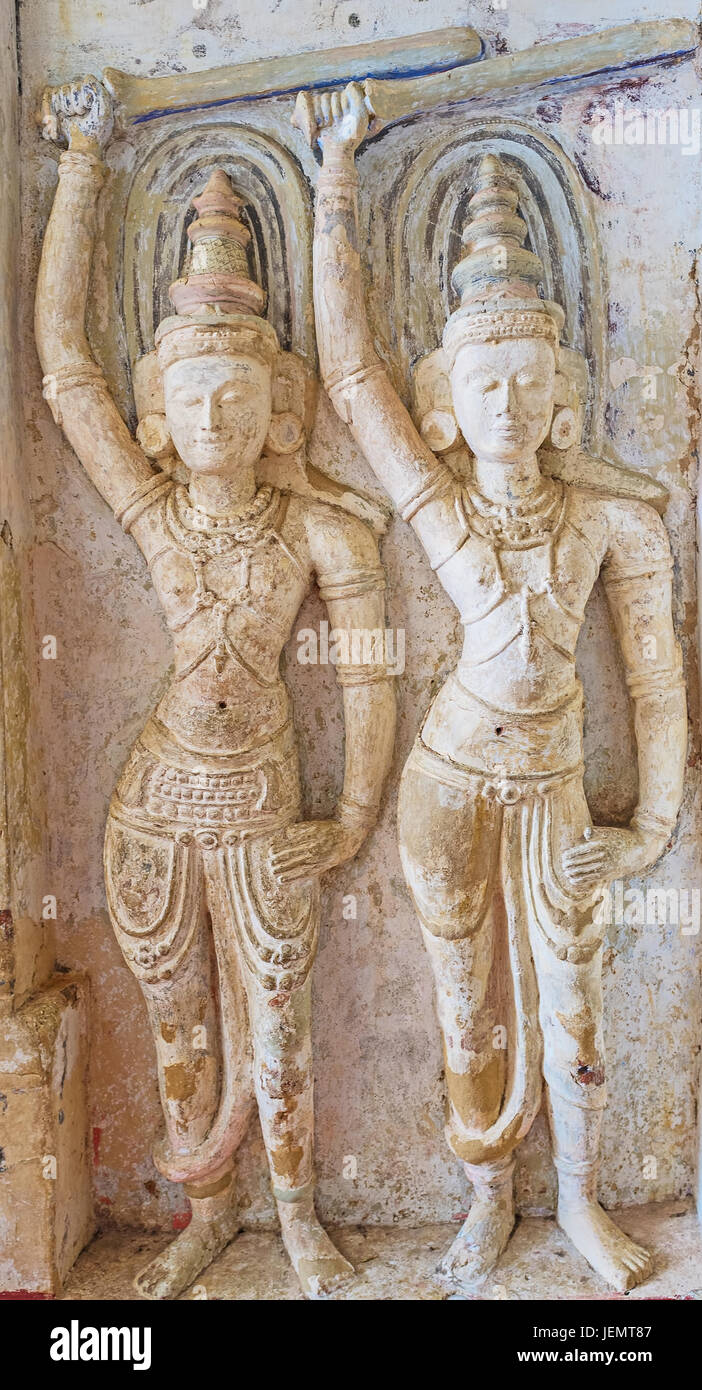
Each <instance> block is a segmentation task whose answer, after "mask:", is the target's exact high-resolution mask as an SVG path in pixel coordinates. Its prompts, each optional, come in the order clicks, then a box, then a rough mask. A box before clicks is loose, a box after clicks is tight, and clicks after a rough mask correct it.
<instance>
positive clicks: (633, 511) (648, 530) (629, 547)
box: [602, 497, 672, 583]
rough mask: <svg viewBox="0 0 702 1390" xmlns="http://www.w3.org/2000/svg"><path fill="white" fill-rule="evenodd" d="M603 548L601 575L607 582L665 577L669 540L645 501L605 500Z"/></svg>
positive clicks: (668, 555)
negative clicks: (604, 543)
mask: <svg viewBox="0 0 702 1390" xmlns="http://www.w3.org/2000/svg"><path fill="white" fill-rule="evenodd" d="M603 505H604V509H605V512H606V518H607V545H606V550H605V555H604V561H603V567H602V573H603V578H604V579H605V581H609V582H610V583H612V582H616V581H617V580H619V579H629V578H632V579H633V578H635V577H638V576H639V575H640V576H642V577H643V576H646V575H651V576H653V575H655V574H666V575H667V574H669V573H670V570H671V568H672V556H671V552H670V541H669V538H668V532H667V531H666V529H665V526H664V524H663V522H662V521H661V518H660V516H659V515H658V513H657V512H656V511H655V510H654V508H653V507H652V506H650V505H649V504H648V502H638V501H634V500H630V499H629V498H626V499H624V498H618V497H615V498H608V499H607V500H606V502H604V504H603Z"/></svg>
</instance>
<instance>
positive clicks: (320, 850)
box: [269, 820, 365, 883]
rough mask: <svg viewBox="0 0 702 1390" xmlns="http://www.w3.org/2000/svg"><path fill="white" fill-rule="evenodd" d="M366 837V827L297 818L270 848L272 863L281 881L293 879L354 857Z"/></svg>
mask: <svg viewBox="0 0 702 1390" xmlns="http://www.w3.org/2000/svg"><path fill="white" fill-rule="evenodd" d="M364 838H365V832H364V831H362V830H357V829H351V828H350V827H348V826H345V825H342V824H341V822H340V821H337V820H310V821H298V823H297V824H296V825H289V826H288V828H287V829H286V830H282V831H281V832H280V834H279V835H276V837H275V839H274V840H273V842H272V844H271V847H270V850H269V862H270V866H271V869H272V870H273V873H274V874H275V876H276V878H277V879H278V882H279V883H294V882H295V880H296V879H298V878H310V877H311V876H313V875H316V874H324V873H326V872H327V870H328V869H335V868H336V866H337V864H344V863H345V862H346V860H347V859H353V856H354V854H356V853H357V851H358V850H359V849H360V847H361V845H362V844H363V840H364Z"/></svg>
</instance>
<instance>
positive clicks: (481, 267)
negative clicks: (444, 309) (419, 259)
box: [451, 154, 544, 305]
mask: <svg viewBox="0 0 702 1390" xmlns="http://www.w3.org/2000/svg"><path fill="white" fill-rule="evenodd" d="M518 202H519V195H518V193H517V189H516V187H515V184H514V180H513V179H512V178H511V177H510V175H509V174H508V172H507V169H506V168H505V165H504V164H503V163H502V160H501V159H498V158H497V156H496V155H493V154H489V155H485V157H484V158H483V159H481V161H480V164H479V166H478V175H477V178H476V183H475V193H474V194H473V196H472V198H471V200H470V202H469V204H468V209H469V212H470V218H471V220H470V221H469V222H468V223H467V225H466V228H465V231H464V232H463V238H462V240H463V243H464V245H465V246H467V247H468V251H467V253H466V255H465V256H464V257H463V258H462V260H460V261H459V262H458V264H457V266H456V267H455V269H454V271H453V274H452V276H451V283H452V285H453V287H454V289H455V290H456V291H457V292H458V294H459V295H460V299H461V305H466V304H470V303H472V302H473V301H479V302H483V301H484V300H486V299H492V300H498V299H508V298H510V297H511V298H513V299H515V298H516V299H537V298H538V286H539V284H540V282H541V280H542V279H543V274H544V269H543V266H542V264H541V261H540V260H539V257H538V256H535V255H534V253H533V252H532V251H525V249H524V242H525V240H526V234H527V225H526V222H524V221H523V219H522V218H521V217H520V216H519V214H518V212H517V205H518Z"/></svg>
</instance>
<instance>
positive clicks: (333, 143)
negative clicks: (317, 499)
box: [294, 83, 463, 566]
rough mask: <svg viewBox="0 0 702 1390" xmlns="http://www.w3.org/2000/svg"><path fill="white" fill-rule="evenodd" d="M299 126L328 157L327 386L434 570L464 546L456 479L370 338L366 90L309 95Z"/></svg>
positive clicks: (319, 214) (323, 358)
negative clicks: (363, 150) (361, 196)
mask: <svg viewBox="0 0 702 1390" xmlns="http://www.w3.org/2000/svg"><path fill="white" fill-rule="evenodd" d="M294 120H295V124H296V125H297V126H298V127H299V128H300V129H301V130H303V132H304V133H305V135H306V136H307V138H308V139H309V140H310V143H313V142H314V141H316V140H318V141H319V144H320V146H321V149H322V158H323V164H322V172H321V173H320V176H319V181H318V184H317V201H316V209H315V229H314V306H315V318H316V326H317V343H318V347H319V356H320V362H321V368H322V377H323V380H324V384H325V386H326V389H327V391H328V392H329V395H330V397H331V400H332V402H333V404H334V406H335V409H336V411H337V413H338V414H339V415H340V416H341V419H342V420H344V421H345V423H346V424H348V425H349V426H350V428H351V431H352V433H353V435H354V437H355V438H356V439H357V441H358V443H359V444H360V446H361V448H362V450H363V452H364V454H365V456H366V458H367V459H368V462H369V464H370V466H371V468H372V469H373V471H374V473H375V474H376V476H377V477H378V479H379V481H380V482H381V483H382V484H383V486H384V487H385V488H386V489H387V491H388V492H389V494H390V496H391V498H392V500H393V502H394V503H395V505H396V507H397V509H398V511H399V512H400V514H401V516H403V517H404V518H405V520H407V521H411V523H412V525H413V526H414V528H415V530H416V531H417V534H418V535H419V538H420V540H421V541H422V544H423V545H424V548H425V550H426V551H427V554H428V555H429V559H430V561H431V563H432V564H433V565H434V566H437V565H438V564H440V563H441V561H442V560H443V559H445V558H447V557H448V556H449V555H450V554H452V553H453V551H454V550H455V548H456V547H457V545H459V544H460V542H461V540H462V539H463V531H462V527H461V523H460V520H459V519H458V516H457V514H456V510H455V507H454V492H455V488H456V479H455V477H454V475H453V474H452V472H451V471H450V469H448V468H447V467H446V465H445V464H444V463H442V462H440V461H439V460H438V459H437V458H436V456H435V455H434V454H432V452H431V450H430V449H428V448H427V446H426V445H425V443H424V441H423V440H422V438H421V437H420V435H419V434H418V432H417V430H416V429H415V427H414V424H413V423H412V420H411V418H410V416H409V414H408V412H407V411H406V410H405V407H404V406H403V404H402V402H401V401H400V399H399V398H398V396H397V394H396V392H395V391H394V390H393V388H392V386H391V384H390V382H389V380H388V377H387V375H386V372H385V369H384V367H383V364H382V362H381V361H380V359H379V357H378V355H377V353H376V351H375V348H374V346H373V342H372V339H371V335H370V330H369V327H368V320H367V316H366V310H365V304H364V298H363V286H362V280H361V257H360V252H359V237H358V206H357V192H358V175H357V173H356V167H355V163H354V155H355V151H356V148H357V146H358V145H359V144H360V142H361V140H362V139H363V137H364V136H365V134H366V131H367V129H368V112H367V110H366V106H365V100H364V96H363V91H362V89H361V88H360V87H359V86H358V85H357V84H355V83H350V84H349V86H348V87H346V89H345V90H344V92H334V93H333V94H329V93H313V92H301V93H300V96H299V97H298V102H297V107H296V113H295V118H294Z"/></svg>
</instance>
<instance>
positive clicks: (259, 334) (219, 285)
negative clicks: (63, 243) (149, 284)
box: [156, 169, 278, 370]
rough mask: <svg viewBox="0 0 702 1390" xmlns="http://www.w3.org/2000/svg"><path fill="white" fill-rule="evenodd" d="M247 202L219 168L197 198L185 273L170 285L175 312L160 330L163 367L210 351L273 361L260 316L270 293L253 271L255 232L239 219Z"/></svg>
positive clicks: (271, 335)
mask: <svg viewBox="0 0 702 1390" xmlns="http://www.w3.org/2000/svg"><path fill="white" fill-rule="evenodd" d="M243 206H244V204H243V202H242V200H241V199H240V198H238V197H237V196H236V194H235V193H234V191H233V189H232V186H231V183H230V181H229V178H228V176H227V174H226V173H225V172H224V170H223V169H215V171H214V173H213V174H211V175H210V178H209V180H208V182H207V186H206V187H205V189H204V190H203V192H202V193H201V194H200V195H199V197H198V198H193V207H194V208H195V211H196V212H197V214H198V215H197V217H196V218H195V220H194V221H193V222H191V224H190V226H189V227H188V238H189V241H190V253H189V255H188V258H187V262H186V265H185V267H184V272H185V273H184V274H183V275H182V276H181V277H180V278H179V279H178V280H175V281H174V282H173V284H172V285H171V287H170V290H169V295H170V299H171V303H172V304H173V307H174V309H175V311H176V312H175V314H174V315H172V316H171V317H170V318H166V319H164V320H163V321H162V323H160V324H159V326H158V328H157V330H156V348H157V351H158V360H159V365H160V367H161V369H162V370H164V369H165V368H166V367H168V366H169V365H170V364H171V363H172V362H175V361H177V360H178V359H179V358H190V357H193V356H195V355H202V354H206V353H222V352H224V353H227V352H229V353H232V352H233V353H243V354H245V355H254V356H257V357H260V358H262V359H263V360H264V361H265V362H266V363H268V364H269V365H272V363H273V362H274V360H275V358H276V356H277V353H278V339H277V336H276V333H275V329H274V328H273V327H272V326H271V324H269V323H267V322H266V320H265V319H264V318H262V317H261V316H262V313H263V309H264V306H265V302H266V296H265V293H264V291H263V290H262V289H261V286H260V285H257V284H256V281H255V280H253V279H252V277H251V274H250V272H249V259H248V254H247V251H248V245H249V242H250V240H251V233H250V231H249V230H248V227H246V226H245V225H244V223H243V222H242V221H241V217H240V214H241V211H242V208H243Z"/></svg>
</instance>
